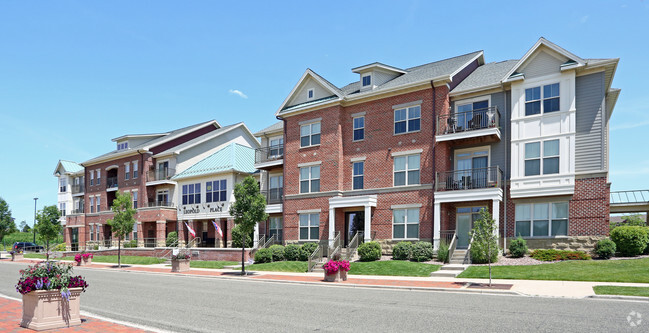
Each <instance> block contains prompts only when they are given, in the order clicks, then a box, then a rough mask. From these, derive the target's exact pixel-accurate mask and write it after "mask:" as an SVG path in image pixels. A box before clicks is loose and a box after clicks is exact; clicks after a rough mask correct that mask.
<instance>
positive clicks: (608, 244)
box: [595, 238, 616, 259]
mask: <svg viewBox="0 0 649 333" xmlns="http://www.w3.org/2000/svg"><path fill="white" fill-rule="evenodd" d="M615 248H616V247H615V242H613V241H612V240H610V239H608V238H607V239H601V240H600V241H599V242H597V244H595V253H596V254H597V256H598V257H600V258H602V259H609V258H610V257H612V256H614V255H615Z"/></svg>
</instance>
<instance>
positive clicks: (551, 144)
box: [525, 140, 559, 176]
mask: <svg viewBox="0 0 649 333" xmlns="http://www.w3.org/2000/svg"><path fill="white" fill-rule="evenodd" d="M542 143H543V158H541V142H529V143H526V144H525V176H538V175H541V174H543V175H551V174H557V173H559V140H548V141H543V142H542ZM541 160H542V163H541Z"/></svg>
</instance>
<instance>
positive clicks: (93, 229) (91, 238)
mask: <svg viewBox="0 0 649 333" xmlns="http://www.w3.org/2000/svg"><path fill="white" fill-rule="evenodd" d="M90 240H91V241H94V240H95V226H94V225H92V224H91V225H90Z"/></svg>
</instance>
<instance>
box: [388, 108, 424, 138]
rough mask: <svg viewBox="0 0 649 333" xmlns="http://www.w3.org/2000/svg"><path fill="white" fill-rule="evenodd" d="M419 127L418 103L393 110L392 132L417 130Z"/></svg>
mask: <svg viewBox="0 0 649 333" xmlns="http://www.w3.org/2000/svg"><path fill="white" fill-rule="evenodd" d="M420 128H421V107H420V106H419V105H417V106H413V107H409V108H404V109H398V110H394V134H401V133H409V132H416V131H419V129H420Z"/></svg>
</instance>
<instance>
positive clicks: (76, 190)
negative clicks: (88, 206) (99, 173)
mask: <svg viewBox="0 0 649 333" xmlns="http://www.w3.org/2000/svg"><path fill="white" fill-rule="evenodd" d="M71 187H72V195H75V194H83V193H84V192H85V191H86V185H85V184H73V185H71Z"/></svg>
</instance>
